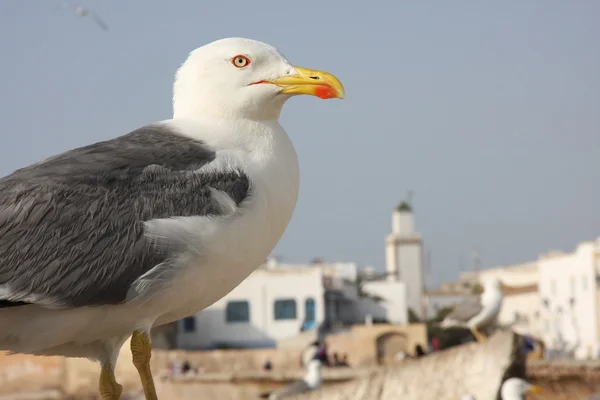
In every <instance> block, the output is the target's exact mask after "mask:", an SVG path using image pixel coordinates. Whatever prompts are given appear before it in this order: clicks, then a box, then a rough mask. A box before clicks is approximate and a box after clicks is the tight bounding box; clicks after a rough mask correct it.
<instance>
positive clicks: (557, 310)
mask: <svg viewBox="0 0 600 400" xmlns="http://www.w3.org/2000/svg"><path fill="white" fill-rule="evenodd" d="M599 257H600V242H599V241H597V242H596V243H594V242H585V243H582V244H580V245H579V246H578V247H577V249H576V250H575V251H574V252H573V253H569V254H565V253H557V252H553V253H549V254H547V255H545V256H543V257H541V258H540V260H539V268H540V283H539V290H540V300H541V304H542V307H541V318H542V335H543V336H542V337H543V339H544V341H545V342H546V346H547V347H548V349H549V350H550V353H551V354H550V355H551V356H574V357H576V358H579V359H586V358H597V357H598V353H599V351H600V347H599V341H600V320H599V311H600V310H599V304H600V303H599V291H598V277H599V271H600V265H599V263H598V260H599Z"/></svg>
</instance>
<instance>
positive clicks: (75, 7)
mask: <svg viewBox="0 0 600 400" xmlns="http://www.w3.org/2000/svg"><path fill="white" fill-rule="evenodd" d="M62 6H63V8H66V9H68V10H71V11H73V12H74V13H75V14H76V15H77V16H78V17H87V16H88V15H89V16H90V17H92V19H93V20H94V21H95V22H96V25H98V26H99V27H100V29H102V30H103V31H108V25H106V23H105V22H104V21H103V20H102V18H100V16H99V15H98V14H96V13H95V12H93V11H92V10H90V9H89V8H85V7H83V6H81V5H79V4H73V3H71V2H68V1H63V2H62Z"/></svg>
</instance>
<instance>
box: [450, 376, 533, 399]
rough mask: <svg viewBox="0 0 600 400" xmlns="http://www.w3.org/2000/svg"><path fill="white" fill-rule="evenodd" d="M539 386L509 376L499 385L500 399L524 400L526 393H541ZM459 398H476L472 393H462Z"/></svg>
mask: <svg viewBox="0 0 600 400" xmlns="http://www.w3.org/2000/svg"><path fill="white" fill-rule="evenodd" d="M541 392H542V389H541V388H540V387H539V386H535V385H532V384H530V383H529V382H527V381H525V380H523V379H521V378H509V379H507V380H505V381H504V383H503V384H502V386H501V387H500V400H525V395H526V394H527V393H541ZM461 400H477V399H476V398H475V396H473V395H472V394H466V395H464V396H463V397H462V398H461Z"/></svg>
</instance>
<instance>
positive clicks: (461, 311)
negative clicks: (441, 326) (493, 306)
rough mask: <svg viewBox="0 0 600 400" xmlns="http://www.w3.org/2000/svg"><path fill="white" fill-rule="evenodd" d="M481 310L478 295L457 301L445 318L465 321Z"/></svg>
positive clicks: (481, 306)
mask: <svg viewBox="0 0 600 400" xmlns="http://www.w3.org/2000/svg"><path fill="white" fill-rule="evenodd" d="M481 310H483V305H482V304H481V299H480V298H479V297H474V298H470V299H467V300H464V301H463V302H460V303H458V304H457V305H456V306H454V309H453V310H452V312H451V313H450V314H448V315H447V316H446V318H445V319H449V320H455V321H460V322H467V321H469V320H470V319H471V318H473V317H474V316H476V315H477V314H479V313H480V312H481Z"/></svg>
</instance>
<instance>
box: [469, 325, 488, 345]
mask: <svg viewBox="0 0 600 400" xmlns="http://www.w3.org/2000/svg"><path fill="white" fill-rule="evenodd" d="M469 329H470V330H471V333H472V334H473V336H475V340H477V341H478V342H483V341H485V339H486V337H485V335H483V334H482V333H480V332H479V331H478V330H477V328H475V327H471V328H469Z"/></svg>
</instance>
